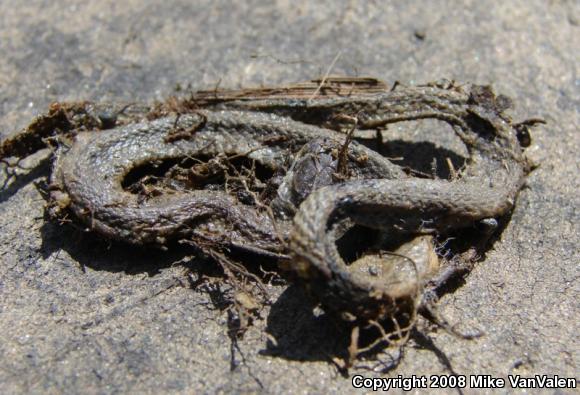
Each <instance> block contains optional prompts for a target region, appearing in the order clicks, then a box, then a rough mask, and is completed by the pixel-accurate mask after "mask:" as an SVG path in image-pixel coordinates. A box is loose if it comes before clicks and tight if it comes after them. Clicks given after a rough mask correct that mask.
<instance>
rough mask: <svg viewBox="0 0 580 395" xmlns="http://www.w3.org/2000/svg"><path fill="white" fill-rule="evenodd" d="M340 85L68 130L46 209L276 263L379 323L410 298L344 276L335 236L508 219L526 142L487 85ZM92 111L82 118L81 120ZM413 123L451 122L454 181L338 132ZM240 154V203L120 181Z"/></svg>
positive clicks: (228, 194)
mask: <svg viewBox="0 0 580 395" xmlns="http://www.w3.org/2000/svg"><path fill="white" fill-rule="evenodd" d="M345 81H346V82H345ZM345 81H338V82H337V83H336V84H335V86H337V87H338V88H337V89H338V92H333V93H331V94H328V93H327V92H324V91H321V92H320V93H319V94H318V95H317V96H316V97H314V96H312V86H309V85H303V86H298V87H294V88H293V89H289V90H288V89H286V90H285V89H280V90H268V89H260V90H254V91H240V92H236V91H231V92H225V93H221V94H217V93H215V92H214V93H213V94H212V92H211V91H208V92H205V93H204V92H202V93H200V94H198V95H197V96H196V98H195V100H193V101H190V102H188V103H189V104H190V106H189V107H188V108H187V109H186V110H183V109H181V110H180V111H178V113H177V114H175V113H171V111H169V110H167V108H162V111H158V112H157V113H156V115H155V116H153V117H151V116H150V117H149V118H154V119H148V118H146V117H145V114H146V111H143V112H142V113H139V111H137V110H135V113H136V114H137V115H134V116H133V118H130V117H129V120H127V121H125V122H124V123H123V122H119V123H118V124H117V120H116V119H115V117H112V122H109V121H110V119H109V118H106V117H104V116H102V117H101V119H100V121H101V124H105V123H109V124H110V125H108V126H112V128H110V129H108V130H101V131H93V130H91V128H85V129H88V130H89V131H81V129H82V128H78V130H76V131H75V133H74V137H73V138H72V141H71V142H69V143H68V144H61V145H60V148H59V149H58V150H57V152H56V155H55V160H54V164H53V170H52V174H51V177H50V188H51V194H50V200H51V204H50V206H51V210H52V211H53V213H56V214H58V213H59V212H62V211H66V212H71V213H72V214H73V215H74V217H75V218H76V219H77V220H78V221H80V222H82V223H84V224H85V225H86V226H87V227H88V228H89V229H91V230H93V231H96V232H98V233H100V234H101V235H103V236H105V237H108V238H112V239H116V240H121V241H125V242H129V243H133V244H156V245H161V246H163V245H166V244H167V243H169V242H171V241H180V240H188V241H191V242H193V243H194V244H196V245H200V246H212V248H214V247H215V248H223V249H226V250H230V249H239V250H242V251H246V252H249V253H253V254H258V255H263V256H269V257H274V258H276V257H278V258H280V259H282V260H285V261H286V262H287V266H289V267H290V268H291V269H292V270H293V271H294V272H295V273H296V274H297V277H298V278H299V281H300V282H301V283H303V284H304V285H305V287H306V288H307V290H308V291H309V293H310V294H311V295H313V296H314V297H315V298H316V300H317V301H320V302H321V303H322V306H323V307H324V308H325V309H327V310H328V311H333V312H338V313H340V314H342V315H343V316H348V317H355V318H359V319H381V318H385V317H386V316H388V315H389V314H391V313H392V312H393V306H395V305H396V304H397V303H401V300H403V301H404V299H405V298H407V299H408V298H410V297H411V296H410V295H404V294H401V293H400V292H399V293H398V294H397V292H393V290H392V289H391V287H389V286H388V281H387V282H381V281H371V280H370V279H369V278H368V276H364V275H360V274H357V273H353V271H352V270H349V265H348V263H346V262H345V260H344V259H343V257H342V256H341V253H340V252H339V250H338V247H337V243H336V241H337V239H339V238H340V237H341V236H342V235H344V234H345V233H346V232H347V231H348V229H352V228H353V227H354V226H357V225H358V226H364V227H367V228H372V229H376V230H378V231H379V232H381V233H382V234H383V235H384V236H383V237H387V238H388V237H391V236H392V237H401V236H414V237H418V236H419V235H425V234H447V233H448V232H450V231H453V230H457V229H461V228H469V227H472V226H473V225H474V224H476V223H477V222H478V221H481V220H487V219H491V218H497V217H500V216H502V215H504V214H505V213H506V212H508V211H509V210H510V209H512V207H513V206H514V204H515V199H516V196H517V194H518V191H519V190H520V189H521V187H522V185H523V183H524V180H525V176H526V174H527V172H528V170H529V165H528V163H527V161H526V159H525V157H524V155H523V148H524V147H525V146H526V145H527V144H528V143H529V142H528V141H526V138H523V137H526V135H525V133H523V132H524V130H523V128H521V127H518V126H517V125H515V124H513V123H512V122H511V120H510V119H509V117H508V116H506V115H505V114H504V110H505V109H506V107H507V103H508V101H507V99H505V98H504V97H503V96H496V95H495V94H494V93H493V92H492V91H491V89H490V88H488V87H482V86H477V85H468V86H465V87H458V86H454V85H449V86H445V87H443V86H440V85H428V86H421V87H398V88H397V89H394V90H388V89H386V88H385V87H384V86H382V85H380V84H379V83H377V82H374V81H375V80H368V81H363V82H362V84H363V85H365V84H366V85H365V86H361V85H357V84H356V80H353V79H350V80H345ZM353 81H355V83H354V84H351V85H349V84H348V83H347V82H353ZM335 82H336V81H335ZM359 84H361V82H360V81H359ZM349 86H351V88H350V89H347V88H348V87H349ZM192 103H194V105H191V104H192ZM89 107H90V106H89V105H85V106H84V107H82V111H78V112H80V113H83V112H85V113H88V112H89V111H88V110H87V108H89ZM69 115H70V114H69ZM85 115H86V114H85ZM67 117H68V118H71V117H70V116H67ZM68 118H67V122H68V125H69V126H68V128H69V129H71V130H72V129H75V128H76V127H77V126H78V123H75V121H74V120H71V119H72V118H71V119H68ZM421 119H437V120H441V121H444V122H446V123H448V124H449V125H451V127H452V129H453V131H454V132H455V134H456V135H457V136H458V137H459V138H460V139H461V141H462V142H463V143H464V144H465V146H466V147H467V149H468V152H469V159H468V163H467V166H466V167H465V169H464V170H463V171H462V172H461V174H460V176H459V177H458V179H456V180H453V181H448V180H442V179H419V178H415V177H411V176H409V175H408V174H407V173H406V172H404V171H403V169H402V168H401V167H399V166H396V165H394V164H393V163H392V162H391V161H389V160H388V159H387V158H384V157H383V156H381V155H380V154H378V153H377V152H375V151H373V150H371V149H369V148H367V147H365V146H364V145H362V144H359V143H357V142H356V141H345V139H348V137H345V135H344V134H341V133H337V132H336V130H337V129H340V130H343V131H344V130H351V129H354V128H356V129H377V128H382V127H385V126H386V125H388V124H391V123H396V122H402V121H410V120H421ZM105 121H107V122H105ZM48 129H50V128H48ZM48 129H47V130H48ZM45 133H52V132H50V131H49V132H46V131H45ZM522 136H523V137H522ZM21 148H22V146H21V145H19V144H17V140H14V139H12V140H10V139H8V140H5V142H4V143H3V145H2V152H1V154H2V156H9V154H10V153H16V154H19V155H22V154H23V149H21ZM202 157H203V158H205V159H204V160H205V161H201V160H200V159H199V158H202ZM236 157H244V158H246V159H247V160H248V161H249V162H247V163H250V162H251V163H253V164H258V165H259V166H260V167H261V168H262V169H266V171H267V174H268V177H266V179H264V180H255V181H256V185H258V186H257V187H256V186H255V187H254V189H252V188H250V189H252V191H250V194H251V195H252V196H251V198H249V199H241V198H240V195H239V194H238V195H236V194H234V193H232V191H230V190H228V188H227V186H226V187H225V188H224V187H223V185H222V186H221V187H217V188H216V187H215V185H209V184H203V183H202V184H199V185H198V186H197V187H196V188H189V189H188V188H176V189H175V190H172V191H169V192H168V193H160V194H153V195H152V196H147V198H145V199H144V198H143V197H142V196H139V195H138V194H136V193H134V192H132V191H130V190H128V188H127V178H128V177H129V176H130V174H132V172H135V171H136V169H139V168H143V167H145V166H147V165H150V164H152V163H153V164H156V165H160V164H162V163H164V162H167V161H173V162H172V163H178V162H179V161H184V160H187V159H189V160H190V162H189V163H190V165H191V163H194V164H195V165H194V167H196V168H197V169H198V170H201V171H202V172H203V171H206V172H210V173H211V172H212V163H213V165H215V166H214V167H216V168H217V169H218V170H215V169H214V170H213V171H214V172H215V174H222V173H223V172H224V169H223V168H224V166H226V167H227V164H226V165H224V163H226V162H227V158H236ZM215 158H226V159H224V160H225V162H224V161H222V162H220V161H219V160H216V159H215ZM345 159H346V160H345ZM196 161H197V162H196ZM212 161H213V162H212ZM198 162H199V163H198ZM202 162H203V163H202ZM341 163H342V165H341ZM340 166H343V168H342V169H339V167H340ZM190 173H191V172H190ZM339 173H340V174H339ZM189 176H190V177H191V174H190V175H189ZM222 176H223V174H222ZM222 181H223V180H222ZM246 189H247V188H246ZM266 190H273V193H272V198H271V199H269V200H267V201H265V202H266V203H264V202H260V199H257V198H256V197H257V196H258V195H259V194H260V193H263V192H264V191H266ZM238 192H239V190H238ZM246 192H248V190H246ZM244 196H245V195H244ZM345 313H346V314H345Z"/></svg>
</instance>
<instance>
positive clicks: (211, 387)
mask: <svg viewBox="0 0 580 395" xmlns="http://www.w3.org/2000/svg"><path fill="white" fill-rule="evenodd" d="M459 3H460V2H456V1H427V0H425V1H409V2H394V1H393V2H386V1H367V2H360V3H359V2H354V1H322V2H314V1H296V0H295V1H286V0H278V1H274V2H267V1H247V2H229V1H209V0H208V1H194V2H190V1H185V0H184V1H137V0H127V1H122V2H119V1H110V0H103V1H89V2H87V1H41V0H33V1H26V2H22V1H17V0H1V1H0V54H1V56H0V131H1V132H2V134H6V133H8V132H10V131H13V130H16V129H18V128H20V127H22V126H24V125H26V124H28V123H29V122H30V120H31V119H32V118H33V116H34V115H35V114H38V113H40V112H42V111H44V110H45V109H46V108H47V105H48V104H49V103H50V102H52V101H55V100H81V99H90V100H131V101H133V100H141V101H152V100H154V99H162V98H164V97H166V96H167V95H169V94H171V93H172V92H173V91H174V89H175V87H176V85H177V84H180V85H181V86H187V85H188V84H191V86H192V87H193V88H196V89H201V88H211V87H213V86H215V85H216V84H218V83H219V84H220V86H221V87H229V88H236V87H242V86H243V87H248V86H252V85H256V84H262V83H263V84H278V83H287V82H296V81H301V80H306V79H310V78H312V77H316V76H319V75H321V74H323V73H324V71H325V70H326V68H327V67H328V65H329V64H330V63H331V61H332V59H333V58H334V57H335V56H336V55H337V54H338V53H340V54H341V56H340V58H339V59H338V61H337V62H336V65H335V67H334V68H333V73H334V74H348V75H372V76H376V77H379V78H381V79H384V80H386V81H390V82H393V81H395V80H398V81H402V82H405V83H419V82H428V81H431V80H436V79H440V78H443V77H445V78H449V79H456V80H458V81H472V82H477V83H493V86H494V87H495V89H496V91H497V92H501V93H504V94H507V95H509V96H511V97H512V98H513V99H514V101H515V103H516V105H517V108H516V109H515V111H514V117H515V118H516V119H524V118H526V117H536V116H539V117H543V118H545V119H546V120H547V121H548V124H547V125H546V126H543V127H541V128H538V129H536V130H534V133H533V138H534V141H533V144H532V146H531V147H530V148H529V149H528V154H529V156H530V157H532V158H533V159H534V160H536V161H538V162H539V163H541V166H540V167H539V168H538V169H537V170H536V171H535V172H534V173H533V174H532V175H531V176H530V177H529V182H528V188H527V189H525V190H524V191H523V192H522V193H521V195H520V198H519V200H518V204H517V208H516V210H515V212H514V214H513V217H512V220H511V222H510V223H509V225H508V227H507V228H506V229H505V231H504V232H503V234H502V237H501V240H500V241H498V242H497V243H496V244H495V246H494V248H493V249H492V250H491V251H490V252H489V253H488V256H487V259H486V260H485V261H484V262H482V263H481V264H479V265H478V266H477V267H476V269H475V270H474V271H473V273H472V274H471V275H470V276H469V278H468V279H467V281H466V283H465V284H464V285H463V286H462V287H461V288H459V289H458V290H457V291H456V292H455V293H453V294H450V295H447V296H446V297H445V298H444V299H443V300H442V310H443V313H444V314H445V315H446V317H447V318H448V319H449V320H450V321H451V322H454V323H461V328H478V329H481V330H483V331H484V332H485V333H486V335H485V336H484V337H483V338H481V339H478V340H475V341H464V340H459V339H456V338H453V337H451V336H449V335H448V334H446V333H444V332H442V331H434V330H428V328H427V329H426V328H423V332H422V333H423V336H419V335H418V336H416V338H415V339H413V340H411V342H410V343H409V345H408V346H407V347H406V348H405V350H404V358H403V359H402V361H400V363H399V365H398V366H397V367H396V368H395V369H393V370H390V371H389V372H388V373H386V375H387V376H392V377H396V376H397V375H402V376H404V377H409V376H411V375H413V374H415V375H427V376H428V375H434V374H450V373H451V372H455V373H457V374H464V375H474V374H489V375H493V376H503V377H505V376H506V375H507V374H521V375H526V376H530V375H534V374H548V375H554V374H558V375H560V376H566V377H575V376H576V377H578V363H579V361H578V358H579V356H580V350H579V348H580V346H579V344H580V342H579V334H580V319H579V312H580V308H579V302H578V301H579V299H580V294H579V291H580V285H579V281H578V280H579V272H580V271H579V262H580V253H579V248H578V246H579V245H580V213H579V211H578V207H579V206H580V193H579V192H578V191H579V190H580V189H579V188H580V177H579V176H578V174H579V171H580V168H579V167H580V166H579V159H578V152H579V150H580V135H579V133H578V126H579V123H580V117H579V111H580V78H579V77H578V74H577V68H578V54H579V53H580V40H578V37H580V31H579V27H578V24H579V23H580V6H579V3H578V2H577V1H563V0H562V1H557V0H551V1H550V0H519V1H518V0H504V1H501V2H495V1H469V0H468V1H464V2H462V3H464V6H461V7H457V6H456V5H457V4H459ZM46 171H47V169H46V167H45V168H44V169H40V170H37V171H34V172H33V173H32V174H31V175H29V176H27V178H26V179H25V180H24V181H23V182H21V183H20V184H19V185H18V187H13V188H9V189H8V190H7V191H4V192H2V193H1V194H0V241H1V243H0V257H1V262H0V263H1V264H0V392H2V393H71V394H72V393H95V394H96V393H99V394H100V393H103V394H108V393H160V392H177V393H193V392H196V393H200V392H202V393H203V392H205V393H216V392H221V393H229V392H265V393H326V392H345V393H360V392H361V390H355V389H353V388H352V387H351V381H350V379H348V378H343V377H341V376H340V375H339V374H338V373H337V371H336V369H335V367H334V366H333V365H332V364H330V363H328V362H327V357H326V355H327V353H329V352H332V350H333V348H334V347H336V346H337V342H338V340H337V339H336V336H335V335H336V334H335V333H334V329H333V326H332V324H330V323H328V322H326V321H325V320H324V319H323V318H316V317H313V316H312V314H311V313H310V311H309V310H308V309H307V308H306V307H305V306H304V303H305V302H304V299H303V296H302V295H301V293H300V291H299V290H297V289H296V288H294V287H289V288H288V289H286V288H285V287H281V286H273V287H271V290H272V292H273V294H274V295H275V297H274V304H273V306H272V307H271V309H267V310H266V311H264V313H263V314H262V316H263V319H262V320H260V321H258V322H257V323H256V324H255V326H254V327H252V328H251V329H250V330H249V332H248V333H247V334H246V336H245V337H244V338H243V339H242V340H240V341H239V344H238V345H239V350H234V352H233V353H232V347H231V342H230V340H229V338H228V336H227V325H226V321H227V313H226V312H224V311H219V310H216V309H215V308H213V307H212V306H213V305H212V303H211V300H210V296H211V295H210V293H208V292H201V291H194V290H192V289H191V288H190V286H189V284H188V282H187V276H186V274H185V269H184V267H183V266H181V265H179V264H173V263H174V261H175V260H176V259H177V258H176V257H175V256H167V255H166V254H162V253H151V252H142V251H139V250H136V249H130V248H122V247H117V246H108V245H106V244H105V243H101V242H98V241H96V240H95V238H94V237H91V236H84V237H83V236H79V235H78V234H77V233H74V232H71V231H66V230H63V229H62V228H59V227H56V226H54V225H50V224H48V225H46V224H45V221H44V220H43V205H44V200H43V199H42V196H41V195H40V193H39V192H38V190H37V189H36V188H35V186H34V184H33V183H32V182H31V181H39V180H41V179H42V176H43V174H46ZM266 332H268V333H270V334H271V336H273V337H274V338H276V340H277V343H278V346H277V347H276V346H274V345H273V344H272V342H271V340H269V339H270V337H268V336H267V335H266ZM232 355H234V358H233V360H232ZM391 357H392V355H391ZM391 357H389V355H387V354H383V355H380V356H379V360H380V361H382V363H384V364H385V365H384V366H383V367H385V366H388V364H389V363H390V362H392V360H391V359H390V358H391ZM244 359H245V362H244ZM232 364H233V365H234V367H235V368H234V369H233V370H232ZM377 364H378V362H362V363H359V366H358V367H357V368H356V369H354V370H353V371H352V372H351V373H352V374H356V373H359V374H363V375H366V376H375V375H380V373H375V372H373V371H372V369H371V370H368V369H365V366H366V367H367V368H368V367H370V368H373V367H376V366H375V365H377ZM512 391H513V390H511V389H510V388H509V385H508V388H506V389H504V390H501V391H500V392H502V393H503V392H512ZM395 392H396V391H395ZM417 392H422V391H417ZM450 392H454V391H450ZM466 392H468V393H469V392H470V391H469V390H466ZM552 392H553V391H548V393H552Z"/></svg>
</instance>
